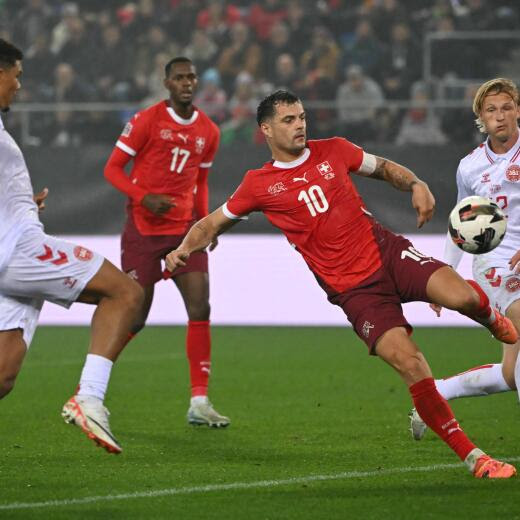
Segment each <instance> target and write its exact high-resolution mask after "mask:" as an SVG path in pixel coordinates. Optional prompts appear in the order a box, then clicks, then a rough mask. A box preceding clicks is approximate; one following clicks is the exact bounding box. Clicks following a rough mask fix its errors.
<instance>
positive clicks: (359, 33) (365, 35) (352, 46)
mask: <svg viewBox="0 0 520 520" xmlns="http://www.w3.org/2000/svg"><path fill="white" fill-rule="evenodd" d="M343 50H344V59H343V65H346V66H348V65H359V66H360V67H362V69H363V70H364V71H365V73H366V74H368V75H369V76H370V77H371V78H374V79H376V80H377V79H379V77H380V70H381V64H382V60H383V56H384V52H385V49H384V46H383V45H382V44H381V42H380V41H379V40H378V38H377V37H376V35H375V34H374V30H373V28H372V25H371V23H370V22H369V21H368V20H367V19H362V20H360V21H359V23H358V24H357V26H356V31H355V33H354V38H353V39H352V41H351V42H350V43H348V44H346V45H345V46H344V49H343Z"/></svg>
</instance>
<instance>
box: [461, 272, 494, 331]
mask: <svg viewBox="0 0 520 520" xmlns="http://www.w3.org/2000/svg"><path fill="white" fill-rule="evenodd" d="M466 282H468V283H469V284H470V285H471V287H473V289H475V291H477V294H478V295H479V298H480V303H479V306H478V310H477V312H476V313H475V314H474V315H473V316H469V315H468V317H470V318H473V319H475V320H476V321H479V322H481V323H488V322H489V321H490V320H491V321H494V316H495V314H494V312H493V310H492V309H491V307H490V305H489V298H488V297H487V294H486V293H485V292H484V291H483V290H482V287H480V285H479V284H478V283H477V282H475V281H474V280H466Z"/></svg>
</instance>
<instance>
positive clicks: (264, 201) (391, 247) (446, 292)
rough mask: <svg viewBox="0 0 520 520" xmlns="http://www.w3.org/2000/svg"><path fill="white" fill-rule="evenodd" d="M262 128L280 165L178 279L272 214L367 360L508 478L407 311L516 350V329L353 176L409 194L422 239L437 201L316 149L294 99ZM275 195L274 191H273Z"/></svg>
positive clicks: (380, 161)
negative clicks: (385, 217)
mask: <svg viewBox="0 0 520 520" xmlns="http://www.w3.org/2000/svg"><path fill="white" fill-rule="evenodd" d="M257 121H258V125H259V126H260V128H261V130H262V132H263V134H264V135H265V138H266V141H267V144H268V146H269V148H270V151H271V153H272V160H271V161H268V162H266V163H265V164H264V165H263V166H262V167H261V168H258V169H255V170H249V171H248V172H247V173H246V174H245V176H244V179H243V181H242V183H241V184H240V185H239V187H238V188H237V189H236V190H235V191H234V193H233V195H232V196H231V197H230V198H229V199H228V200H227V202H226V203H225V204H224V205H223V206H221V207H220V208H218V209H217V210H215V211H214V212H213V213H211V214H210V215H208V216H207V217H205V218H204V219H203V220H202V221H201V222H198V223H196V224H195V225H194V226H193V227H192V228H191V229H190V231H189V232H188V234H187V235H186V237H185V238H184V240H183V241H182V243H181V244H180V245H179V246H178V247H177V249H176V250H174V251H172V252H171V253H169V254H168V255H167V257H166V266H167V268H168V269H169V270H170V271H171V272H172V273H173V274H175V272H176V269H179V268H180V269H182V268H185V266H186V263H187V262H189V261H190V258H191V255H197V254H198V252H199V251H201V250H204V248H206V247H207V246H208V245H209V244H210V243H211V242H212V241H213V240H214V239H215V237H217V236H218V235H219V234H221V233H223V232H224V231H226V230H228V229H229V228H231V227H232V226H233V225H234V224H236V223H237V222H240V221H241V220H242V219H244V218H246V217H247V216H248V215H249V214H250V213H252V212H255V211H261V212H263V213H264V214H265V215H266V217H267V218H268V219H269V220H270V222H271V223H272V224H273V225H274V226H275V227H277V228H278V229H280V230H281V231H282V232H283V233H284V234H285V235H286V238H287V240H288V241H289V243H290V244H291V245H292V246H293V247H294V248H295V249H296V250H297V251H298V252H299V253H300V254H301V255H302V256H303V258H304V260H305V262H306V263H307V265H308V267H309V269H310V270H311V271H312V272H313V274H314V276H315V278H316V279H317V281H318V283H319V285H320V286H321V288H322V289H323V290H324V291H325V293H326V294H327V296H328V299H329V301H330V302H331V303H332V304H334V305H338V306H339V307H340V308H341V309H342V310H343V312H344V313H345V314H346V316H347V317H348V319H349V321H350V322H351V323H352V325H353V327H354V330H355V331H356V334H357V335H358V336H359V338H360V339H361V340H362V341H364V342H365V344H366V345H367V347H368V349H369V353H370V354H373V355H377V356H379V357H380V358H381V359H382V360H383V361H385V362H386V363H388V364H389V365H390V366H391V367H392V368H394V370H395V371H396V372H397V373H398V374H399V376H400V377H401V378H402V380H403V382H404V383H405V384H406V386H407V387H408V390H409V392H410V395H411V398H412V400H413V403H414V404H415V407H416V409H417V411H418V413H419V414H420V416H421V417H422V418H423V419H424V420H425V422H426V424H427V425H428V426H429V427H430V428H432V430H433V431H435V433H436V434H437V435H438V436H439V437H440V438H441V439H442V440H443V441H444V442H445V443H446V444H447V445H448V446H449V447H450V448H451V449H452V450H453V451H454V452H455V453H456V455H457V456H458V457H459V458H460V459H461V460H462V461H464V462H465V464H466V466H467V468H468V469H469V471H470V472H471V473H473V475H474V476H475V477H476V478H510V477H513V476H514V475H515V474H516V469H515V468H514V466H512V465H510V464H507V463H504V462H500V461H496V460H494V459H492V458H491V457H489V456H488V455H486V454H485V453H484V452H483V451H481V450H480V449H479V448H477V447H476V446H475V444H473V443H472V442H471V441H470V440H469V439H468V437H467V436H466V434H465V433H464V432H463V431H462V428H461V427H460V426H459V424H458V422H457V420H456V418H455V417H454V415H453V412H452V411H451V409H450V407H449V406H448V404H447V402H446V401H445V400H444V399H443V398H442V397H441V395H440V394H439V393H438V392H437V389H436V387H435V382H434V380H433V377H432V373H431V369H430V367H429V365H428V363H427V361H426V358H425V357H424V355H423V354H422V353H421V352H420V350H419V348H418V346H417V345H416V344H415V342H414V341H413V340H412V339H411V334H412V327H411V326H410V325H409V323H408V322H407V321H406V319H405V317H404V315H403V311H402V307H401V304H402V303H404V302H406V301H428V302H433V303H436V304H439V305H444V306H446V307H448V308H450V309H453V310H457V311H458V312H460V313H462V314H464V315H466V316H469V317H470V318H472V319H474V320H475V321H477V322H478V323H481V324H482V325H484V326H485V327H487V328H488V329H489V330H490V331H492V333H494V335H495V337H496V338H497V339H498V340H499V341H501V340H505V341H506V342H507V343H509V344H514V343H515V342H516V341H517V340H518V334H517V332H516V330H515V328H514V326H513V324H512V323H511V321H510V320H509V319H508V318H506V317H504V316H502V315H501V314H499V313H498V311H494V310H493V309H492V308H491V307H490V305H489V300H488V298H487V296H485V294H484V293H483V291H482V289H481V288H480V286H479V285H478V284H477V283H476V282H474V281H473V280H470V281H469V282H466V281H465V280H464V279H463V278H461V277H460V276H459V275H458V274H457V273H456V272H455V271H453V269H452V268H451V267H449V266H447V265H446V264H444V263H442V262H439V261H438V260H436V259H434V258H432V257H427V256H426V255H423V254H422V253H420V252H418V251H417V250H416V249H415V248H414V247H413V245H412V243H411V242H410V241H409V240H407V239H405V238H404V237H402V236H399V235H395V234H393V233H392V232H391V231H389V230H387V229H385V228H383V227H382V226H381V225H380V224H378V223H377V222H375V221H374V219H373V217H372V216H371V214H370V213H368V211H367V210H366V209H365V204H364V202H363V201H362V199H361V197H360V196H359V194H358V193H357V190H356V189H355V187H354V184H353V182H352V180H351V177H350V175H349V174H351V173H357V174H358V175H360V176H364V177H371V178H373V179H379V180H384V181H386V182H387V183H389V184H390V185H391V186H393V187H394V188H396V189H399V190H401V191H405V192H409V193H411V195H412V196H411V199H412V205H413V207H414V208H415V210H416V212H417V225H418V226H419V227H421V226H422V225H423V224H425V223H426V222H428V221H429V220H430V219H431V217H432V216H433V210H434V206H435V200H434V198H433V195H432V194H431V192H430V190H429V188H428V186H427V185H426V183H424V182H423V181H421V180H420V179H418V178H417V177H416V176H415V175H414V173H413V172H411V171H410V170H409V169H408V168H406V167H404V166H401V165H399V164H397V163H395V162H393V161H390V160H388V159H384V158H381V157H377V156H375V155H372V154H369V153H367V152H365V151H363V149H362V148H360V147H358V146H355V145H354V144H352V143H351V142H349V141H347V140H346V139H343V138H332V139H325V140H307V136H306V124H305V111H304V108H303V105H302V104H301V102H300V100H299V99H298V98H297V97H295V96H294V95H293V94H291V93H289V92H285V91H278V92H275V93H274V94H272V95H270V96H268V97H267V98H265V99H264V100H263V101H262V102H261V103H260V105H259V107H258V112H257ZM266 188H267V189H266Z"/></svg>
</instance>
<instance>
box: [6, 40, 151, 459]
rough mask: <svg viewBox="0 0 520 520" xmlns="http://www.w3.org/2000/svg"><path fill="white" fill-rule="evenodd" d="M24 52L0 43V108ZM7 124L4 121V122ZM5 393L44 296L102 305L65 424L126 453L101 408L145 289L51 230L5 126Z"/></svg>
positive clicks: (10, 93) (12, 89) (15, 83)
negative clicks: (42, 217) (46, 227)
mask: <svg viewBox="0 0 520 520" xmlns="http://www.w3.org/2000/svg"><path fill="white" fill-rule="evenodd" d="M22 58H23V54H22V53H21V52H20V51H19V50H18V49H17V48H16V47H14V46H13V45H11V44H9V43H8V42H6V41H5V40H0V110H1V111H2V112H4V111H7V110H8V109H9V105H10V104H11V102H12V101H13V98H14V95H15V94H16V92H17V91H18V89H19V88H20V77H21V71H22V67H21V61H22ZM0 121H1V120H0ZM0 147H1V150H2V151H1V153H0V160H1V162H2V166H1V167H0V175H1V176H2V186H9V187H10V189H6V190H2V195H1V199H0V212H1V217H0V223H1V224H0V225H1V226H2V228H1V232H0V236H1V237H2V238H1V241H2V243H1V247H0V251H1V253H0V308H1V313H0V316H1V322H0V398H3V397H5V396H6V395H7V394H8V393H9V392H10V391H11V390H12V389H13V387H14V383H15V380H16V377H17V375H18V373H19V371H20V369H21V366H22V363H23V360H24V358H25V355H26V353H27V349H28V348H29V346H30V344H31V340H32V338H33V335H34V331H35V329H36V326H37V324H38V318H39V314H40V310H41V308H42V305H43V303H44V301H50V302H54V303H56V304H58V305H61V306H63V307H66V308H68V307H70V305H71V304H72V303H73V302H76V301H79V302H83V303H88V304H91V305H92V304H93V305H96V306H97V309H96V311H95V312H94V315H93V317H92V323H91V339H90V346H89V352H88V354H87V358H86V361H85V364H84V366H83V371H82V373H81V378H80V382H79V385H78V388H77V390H76V394H75V395H74V396H73V397H71V398H70V399H69V400H68V401H67V402H66V403H65V405H64V407H63V410H62V416H63V418H64V419H65V421H66V422H68V423H71V424H75V425H76V426H78V427H79V428H81V429H82V430H83V431H84V432H85V433H86V434H87V435H88V437H89V438H91V439H92V440H94V441H95V442H96V443H97V444H99V445H100V446H103V447H104V448H105V449H106V450H107V451H109V452H111V453H121V446H120V445H119V443H118V442H117V440H116V439H115V438H114V436H113V435H112V432H111V431H110V425H109V421H108V416H109V413H108V410H107V409H106V408H105V407H104V406H103V400H104V398H105V393H106V390H107V386H108V382H109V379H110V373H111V370H112V366H113V364H114V362H115V361H116V359H117V357H118V356H119V354H120V353H121V351H122V350H123V348H124V346H125V344H126V341H127V336H128V334H129V332H130V329H131V327H132V326H133V325H134V323H135V321H136V318H137V314H138V309H139V307H140V305H141V303H142V300H143V293H142V290H141V289H140V287H139V286H138V284H136V283H135V282H134V281H133V280H131V279H130V278H128V277H127V276H125V275H123V274H122V273H121V271H120V270H119V269H117V268H116V267H115V266H113V265H112V264H111V263H110V262H108V261H107V260H105V259H104V258H103V257H102V256H101V255H99V254H97V253H94V252H92V251H89V250H88V249H86V248H84V247H82V246H79V245H75V244H72V243H70V242H67V241H65V240H60V239H57V238H55V237H52V236H49V235H47V234H46V233H45V232H44V230H43V225H42V224H41V222H40V220H39V217H38V212H39V210H41V209H43V208H44V207H45V199H46V197H47V193H48V190H47V189H46V188H45V189H44V190H43V191H42V192H40V193H39V194H37V195H33V190H32V187H31V180H30V176H29V172H28V171H27V167H26V166H25V161H24V158H23V156H22V152H21V151H20V149H19V148H18V146H17V145H16V143H15V142H14V140H13V139H12V138H11V136H10V135H9V134H8V133H7V132H6V130H5V129H4V127H3V124H0Z"/></svg>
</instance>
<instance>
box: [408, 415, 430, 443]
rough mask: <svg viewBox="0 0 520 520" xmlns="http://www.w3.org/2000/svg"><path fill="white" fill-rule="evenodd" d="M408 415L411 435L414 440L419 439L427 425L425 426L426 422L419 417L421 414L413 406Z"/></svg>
mask: <svg viewBox="0 0 520 520" xmlns="http://www.w3.org/2000/svg"><path fill="white" fill-rule="evenodd" d="M408 417H409V418H410V431H411V432H412V437H413V438H414V439H415V440H416V441H420V440H421V439H422V438H423V437H424V434H425V433H426V430H427V429H428V426H426V423H425V422H424V421H423V420H422V419H421V416H420V415H419V413H418V412H417V410H416V409H415V408H412V410H411V412H410V413H409V414H408Z"/></svg>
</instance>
